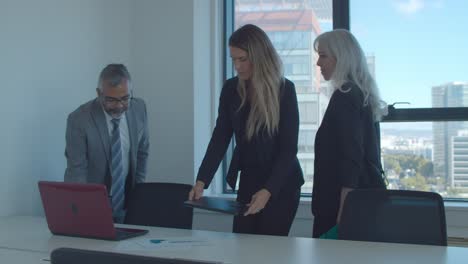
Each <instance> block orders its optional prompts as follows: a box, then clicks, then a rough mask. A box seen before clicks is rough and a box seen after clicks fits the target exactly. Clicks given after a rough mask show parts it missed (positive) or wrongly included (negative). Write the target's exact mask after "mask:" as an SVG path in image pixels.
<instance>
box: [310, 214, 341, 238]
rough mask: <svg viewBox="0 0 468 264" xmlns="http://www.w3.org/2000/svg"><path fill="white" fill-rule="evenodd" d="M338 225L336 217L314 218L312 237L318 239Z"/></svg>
mask: <svg viewBox="0 0 468 264" xmlns="http://www.w3.org/2000/svg"><path fill="white" fill-rule="evenodd" d="M335 225H336V217H316V216H314V227H313V230H312V237H313V238H318V237H320V236H321V235H323V234H325V233H326V232H328V230H330V229H331V228H332V227H334V226H335Z"/></svg>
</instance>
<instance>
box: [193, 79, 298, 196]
mask: <svg viewBox="0 0 468 264" xmlns="http://www.w3.org/2000/svg"><path fill="white" fill-rule="evenodd" d="M238 81H239V80H238V78H237V77H235V78H232V79H229V80H227V81H226V82H225V83H224V86H223V89H222V91H221V96H220V100H219V109H218V118H217V120H216V126H215V128H214V131H213V135H212V137H211V140H210V143H209V145H208V149H207V151H206V154H205V157H204V158H203V161H202V164H201V166H200V168H199V171H198V175H197V180H200V181H203V182H204V183H205V187H206V188H207V187H208V185H209V184H210V182H211V180H212V179H213V176H214V174H215V172H216V170H217V168H218V166H219V164H220V162H221V160H222V159H223V157H224V154H225V153H226V149H227V147H228V146H229V143H230V141H231V137H232V135H233V133H234V134H235V140H236V148H235V150H234V155H233V158H232V160H231V163H230V166H229V170H228V175H227V181H228V183H229V185H230V186H231V187H232V188H233V189H234V187H235V183H236V180H237V175H238V172H239V171H241V176H240V183H239V192H238V197H241V198H242V199H241V200H246V201H250V198H251V195H253V194H254V193H255V192H257V191H259V190H260V189H262V188H265V189H267V190H268V191H269V192H270V193H271V194H272V198H275V197H277V196H278V195H279V194H280V193H281V192H283V191H289V190H291V191H295V190H297V188H299V187H300V186H301V185H302V184H303V183H304V178H303V174H302V169H301V167H300V165H299V161H298V159H297V157H296V155H297V140H298V133H299V111H298V105H297V97H296V91H295V87H294V84H293V83H292V82H291V81H289V80H287V79H285V82H284V85H282V87H281V91H280V96H281V99H280V122H279V128H278V132H277V133H276V134H275V135H274V136H273V137H269V136H268V135H267V134H266V133H261V134H260V135H258V136H254V137H253V138H252V139H251V141H247V140H246V135H245V126H246V122H247V117H248V113H249V106H248V105H244V106H243V107H242V109H240V110H239V107H240V104H241V98H240V96H239V93H238V91H237V85H238Z"/></svg>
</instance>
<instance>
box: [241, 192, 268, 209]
mask: <svg viewBox="0 0 468 264" xmlns="http://www.w3.org/2000/svg"><path fill="white" fill-rule="evenodd" d="M270 197H271V193H270V192H269V191H268V190H267V189H261V190H260V191H258V192H256V193H255V194H254V195H253V196H252V200H251V201H250V203H249V204H247V206H248V207H249V209H247V211H246V212H245V213H244V216H247V215H252V214H257V213H259V212H260V211H261V210H262V209H263V208H265V205H266V204H267V203H268V200H270Z"/></svg>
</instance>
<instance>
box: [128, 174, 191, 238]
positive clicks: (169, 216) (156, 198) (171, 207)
mask: <svg viewBox="0 0 468 264" xmlns="http://www.w3.org/2000/svg"><path fill="white" fill-rule="evenodd" d="M191 189H192V186H191V185H188V184H179V183H159V182H158V183H156V182H152V183H140V184H137V185H136V186H135V189H134V190H133V191H132V192H131V193H130V195H129V197H128V203H127V215H126V217H125V220H124V223H125V224H131V225H144V226H158V227H171V228H183V229H192V219H193V208H190V207H186V206H184V201H186V200H187V198H188V194H189V192H190V190H191Z"/></svg>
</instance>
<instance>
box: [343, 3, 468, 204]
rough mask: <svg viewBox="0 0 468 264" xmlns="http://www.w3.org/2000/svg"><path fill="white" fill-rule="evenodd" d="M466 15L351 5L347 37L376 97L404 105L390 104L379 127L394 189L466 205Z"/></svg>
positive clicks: (462, 6) (454, 8)
mask: <svg viewBox="0 0 468 264" xmlns="http://www.w3.org/2000/svg"><path fill="white" fill-rule="evenodd" d="M466 8H468V3H465V2H463V1H437V0H427V1H407V0H401V1H400V0H398V1H371V0H369V1H364V0H360V1H350V17H352V19H351V20H350V30H351V31H352V32H353V34H354V35H355V36H356V37H357V38H358V40H359V42H360V43H361V45H362V48H363V49H364V52H365V53H366V54H368V64H369V66H370V69H371V71H372V72H373V74H374V76H375V78H376V81H377V84H378V85H379V87H380V91H381V95H382V98H383V99H384V100H385V101H387V102H388V103H393V102H408V103H410V104H408V105H398V104H397V105H395V107H394V109H393V110H392V109H391V111H390V115H389V116H388V117H387V118H386V119H385V120H384V122H383V123H382V124H381V125H380V128H381V130H380V131H381V148H382V161H383V166H384V170H385V171H386V174H387V177H388V180H389V183H390V187H391V188H393V189H410V190H424V191H435V192H438V193H440V194H441V195H442V196H444V198H446V199H468V122H464V121H468V110H467V108H466V107H468V75H467V74H466V68H467V67H468V50H467V49H466V47H467V45H468V37H466V36H465V35H466V34H462V33H461V32H464V31H466V30H465V26H464V25H466V24H467V23H468V18H467V17H466V15H465V12H464V10H466ZM455 21H456V22H455ZM403 28H404V30H402V29H403Z"/></svg>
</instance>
